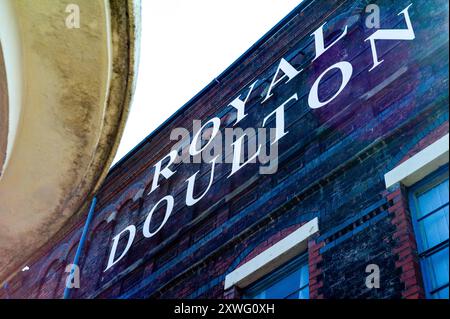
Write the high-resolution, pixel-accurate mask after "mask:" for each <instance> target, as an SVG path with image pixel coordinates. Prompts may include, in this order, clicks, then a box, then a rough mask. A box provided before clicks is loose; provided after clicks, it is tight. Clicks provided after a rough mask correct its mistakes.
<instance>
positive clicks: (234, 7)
mask: <svg viewBox="0 0 450 319" xmlns="http://www.w3.org/2000/svg"><path fill="white" fill-rule="evenodd" d="M301 1H302V0H163V1H156V0H143V1H142V38H141V58H140V66H139V75H138V80H137V87H136V92H135V96H134V101H133V104H132V107H131V112H130V115H129V117H128V121H127V125H126V127H125V132H124V135H123V137H122V141H121V143H120V146H119V150H118V153H117V155H116V158H115V160H114V162H117V161H118V160H119V159H120V158H122V157H123V156H125V155H126V154H127V153H128V152H129V151H130V150H131V149H132V148H133V147H134V146H136V145H137V144H138V143H139V142H140V141H142V140H143V139H144V138H145V137H146V136H147V135H148V134H150V133H151V132H152V131H153V130H154V129H156V128H157V127H158V126H159V125H160V124H161V123H163V122H164V121H165V120H166V119H167V118H169V117H170V115H172V114H173V113H174V112H175V111H176V110H177V109H179V108H180V107H181V106H183V104H185V103H186V102H187V101H188V100H189V99H191V98H192V97H193V96H194V95H195V94H197V93H198V92H199V91H200V90H201V89H203V88H204V87H205V86H206V85H208V84H209V82H211V81H212V80H213V79H214V78H215V77H216V76H218V75H219V74H220V73H222V71H224V70H225V69H226V68H227V67H228V66H229V65H230V64H231V63H233V62H234V61H235V60H236V59H237V58H238V57H239V56H240V55H241V54H243V53H244V52H245V51H246V50H247V49H248V48H250V46H251V45H252V44H254V43H255V42H256V41H257V40H258V39H259V38H260V37H262V36H263V35H264V34H265V33H266V32H267V31H269V29H270V28H272V27H273V26H274V25H275V24H276V23H277V22H278V21H280V20H281V19H282V18H284V16H286V15H287V14H288V13H289V12H290V11H291V10H292V9H294V8H295V7H296V6H297V5H298V4H299V3H300V2H301Z"/></svg>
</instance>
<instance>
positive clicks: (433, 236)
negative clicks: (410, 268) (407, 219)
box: [419, 206, 449, 252]
mask: <svg viewBox="0 0 450 319" xmlns="http://www.w3.org/2000/svg"><path fill="white" fill-rule="evenodd" d="M419 227H420V230H421V233H422V247H421V249H420V252H422V251H424V250H427V249H430V248H432V247H434V246H436V245H438V244H440V243H442V242H443V241H445V240H447V239H448V233H449V231H448V229H449V223H448V206H447V207H444V208H442V209H440V210H438V211H437V212H435V213H433V214H431V215H429V216H427V217H425V218H424V219H422V220H421V221H419Z"/></svg>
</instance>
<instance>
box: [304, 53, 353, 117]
mask: <svg viewBox="0 0 450 319" xmlns="http://www.w3.org/2000/svg"><path fill="white" fill-rule="evenodd" d="M332 69H339V70H340V71H341V73H342V83H341V87H340V88H339V90H338V91H337V92H336V93H335V94H334V95H333V96H332V97H331V98H330V99H328V100H327V101H325V102H320V101H319V84H320V81H321V80H322V78H323V77H324V75H325V74H327V73H328V71H330V70H332ZM352 73H353V67H352V65H351V64H350V63H349V62H346V61H343V62H338V63H336V64H334V65H332V66H330V67H329V68H328V69H326V70H325V72H323V73H322V74H321V75H320V76H319V77H318V78H317V80H316V82H314V84H313V86H312V88H311V91H309V97H308V104H309V107H310V108H312V109H319V108H321V107H322V106H324V105H327V104H328V103H330V102H331V101H333V100H334V99H335V98H336V97H337V96H338V95H339V93H341V91H342V90H343V89H344V88H345V86H346V85H347V84H348V82H349V81H350V78H351V77H352Z"/></svg>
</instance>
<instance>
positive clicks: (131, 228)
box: [104, 225, 136, 272]
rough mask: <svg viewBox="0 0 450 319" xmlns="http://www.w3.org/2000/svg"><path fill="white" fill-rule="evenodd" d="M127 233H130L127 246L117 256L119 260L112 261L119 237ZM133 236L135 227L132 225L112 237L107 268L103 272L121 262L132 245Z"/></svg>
mask: <svg viewBox="0 0 450 319" xmlns="http://www.w3.org/2000/svg"><path fill="white" fill-rule="evenodd" d="M127 231H128V232H129V233H130V234H129V236H128V243H127V246H126V247H125V250H124V251H123V252H122V254H121V255H120V256H119V258H117V259H116V260H114V257H115V256H116V250H117V245H118V244H119V239H120V236H122V234H123V233H125V232H127ZM135 235H136V227H135V226H134V225H130V226H128V227H127V228H125V229H124V230H122V231H121V232H120V233H118V234H117V235H116V236H114V238H113V245H112V248H111V253H110V254H109V259H108V266H107V267H106V269H105V270H104V272H105V271H107V270H108V269H109V268H111V267H112V266H114V265H115V264H116V263H117V262H118V261H119V260H121V259H122V258H123V257H124V256H125V254H126V253H127V252H128V250H129V249H130V247H131V244H132V243H133V240H134V237H135Z"/></svg>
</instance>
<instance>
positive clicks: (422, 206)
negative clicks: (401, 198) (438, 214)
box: [417, 180, 448, 218]
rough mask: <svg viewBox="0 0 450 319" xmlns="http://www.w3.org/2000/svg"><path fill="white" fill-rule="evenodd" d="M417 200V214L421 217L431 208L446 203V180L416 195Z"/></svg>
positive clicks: (431, 209)
mask: <svg viewBox="0 0 450 319" xmlns="http://www.w3.org/2000/svg"><path fill="white" fill-rule="evenodd" d="M417 200H418V202H419V212H418V213H419V214H418V216H417V217H419V218H420V217H422V216H424V215H426V214H428V213H430V212H432V211H433V210H435V209H437V208H439V207H441V206H442V205H444V204H447V203H448V180H446V181H445V182H443V183H441V184H439V185H437V186H436V187H433V188H432V189H430V190H428V191H426V192H425V193H423V194H422V195H420V196H418V197H417Z"/></svg>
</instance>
